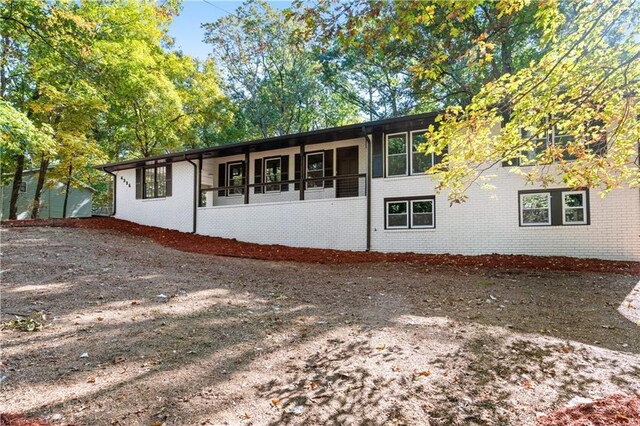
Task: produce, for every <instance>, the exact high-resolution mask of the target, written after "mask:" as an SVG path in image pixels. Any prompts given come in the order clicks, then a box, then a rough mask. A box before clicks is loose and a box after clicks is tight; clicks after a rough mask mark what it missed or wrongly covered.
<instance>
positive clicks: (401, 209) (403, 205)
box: [387, 201, 407, 214]
mask: <svg viewBox="0 0 640 426" xmlns="http://www.w3.org/2000/svg"><path fill="white" fill-rule="evenodd" d="M387 211H388V213H389V214H402V213H406V212H407V202H406V201H402V202H400V203H389V204H387Z"/></svg>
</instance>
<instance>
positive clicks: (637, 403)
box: [538, 395, 640, 426]
mask: <svg viewBox="0 0 640 426" xmlns="http://www.w3.org/2000/svg"><path fill="white" fill-rule="evenodd" d="M610 425H625V426H640V398H639V397H637V396H624V395H609V396H608V397H606V398H603V399H600V400H598V401H594V402H590V403H588V404H579V405H576V406H575V407H570V408H563V409H561V410H558V411H554V412H553V413H551V414H548V415H547V416H545V417H542V418H541V419H540V420H539V421H538V426H610Z"/></svg>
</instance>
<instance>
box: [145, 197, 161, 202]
mask: <svg viewBox="0 0 640 426" xmlns="http://www.w3.org/2000/svg"><path fill="white" fill-rule="evenodd" d="M166 199H167V197H154V198H142V200H141V201H143V202H147V201H164V200H166Z"/></svg>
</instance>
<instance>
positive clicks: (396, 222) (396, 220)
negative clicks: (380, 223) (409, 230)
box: [387, 214, 407, 227]
mask: <svg viewBox="0 0 640 426" xmlns="http://www.w3.org/2000/svg"><path fill="white" fill-rule="evenodd" d="M388 218H389V219H388V221H387V224H388V225H387V226H403V227H406V226H407V215H406V214H390V215H389V216H388Z"/></svg>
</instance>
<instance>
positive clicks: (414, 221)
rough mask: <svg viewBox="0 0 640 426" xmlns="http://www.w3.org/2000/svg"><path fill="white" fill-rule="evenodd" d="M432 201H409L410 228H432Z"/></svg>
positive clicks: (433, 223) (433, 224)
mask: <svg viewBox="0 0 640 426" xmlns="http://www.w3.org/2000/svg"><path fill="white" fill-rule="evenodd" d="M433 203H434V200H433V199H430V200H411V227H412V228H433V227H434V226H435V221H434V210H433Z"/></svg>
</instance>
